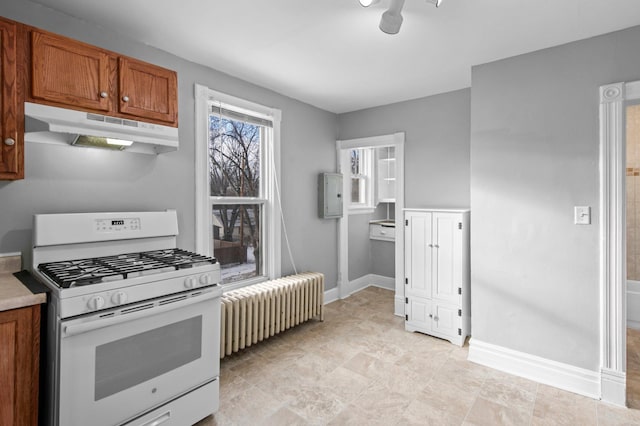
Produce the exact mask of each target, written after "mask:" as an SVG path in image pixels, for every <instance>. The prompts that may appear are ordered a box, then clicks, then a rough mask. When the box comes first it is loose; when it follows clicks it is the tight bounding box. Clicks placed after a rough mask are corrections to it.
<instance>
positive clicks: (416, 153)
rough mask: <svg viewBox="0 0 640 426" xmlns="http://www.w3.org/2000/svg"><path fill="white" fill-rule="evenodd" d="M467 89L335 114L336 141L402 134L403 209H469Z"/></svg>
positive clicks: (468, 99)
mask: <svg viewBox="0 0 640 426" xmlns="http://www.w3.org/2000/svg"><path fill="white" fill-rule="evenodd" d="M470 94H471V91H470V89H463V90H457V91H455V92H449V93H444V94H441V95H435V96H429V97H426V98H421V99H416V100H411V101H406V102H400V103H396V104H391V105H386V106H381V107H376V108H369V109H365V110H361V111H356V112H350V113H346V114H340V115H339V116H338V139H340V140H344V139H355V138H362V137H368V136H377V135H384V134H390V133H396V132H405V154H404V161H405V163H404V164H405V170H404V178H405V207H469V131H470V130H469V129H470V127H469V126H470V116H469V115H470Z"/></svg>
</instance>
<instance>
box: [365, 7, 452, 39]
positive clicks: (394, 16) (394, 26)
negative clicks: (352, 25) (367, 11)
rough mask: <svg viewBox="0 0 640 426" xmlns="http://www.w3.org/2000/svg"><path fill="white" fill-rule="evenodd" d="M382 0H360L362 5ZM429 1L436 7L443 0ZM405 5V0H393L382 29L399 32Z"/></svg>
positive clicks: (384, 16) (390, 32)
mask: <svg viewBox="0 0 640 426" xmlns="http://www.w3.org/2000/svg"><path fill="white" fill-rule="evenodd" d="M379 1H380V0H359V2H360V5H361V6H362V7H369V6H371V5H374V4H376V3H378V2H379ZM426 1H427V3H431V4H433V5H435V6H436V7H440V5H441V4H442V0H426ZM403 6H404V0H391V4H390V5H389V9H387V10H386V11H385V12H384V13H383V14H382V18H381V19H380V25H379V27H380V30H381V31H382V32H383V33H386V34H398V32H399V31H400V27H401V26H402V21H403V18H402V7H403Z"/></svg>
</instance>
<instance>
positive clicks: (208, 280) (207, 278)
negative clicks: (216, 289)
mask: <svg viewBox="0 0 640 426" xmlns="http://www.w3.org/2000/svg"><path fill="white" fill-rule="evenodd" d="M200 284H202V285H211V284H213V277H212V276H211V275H209V274H204V275H200Z"/></svg>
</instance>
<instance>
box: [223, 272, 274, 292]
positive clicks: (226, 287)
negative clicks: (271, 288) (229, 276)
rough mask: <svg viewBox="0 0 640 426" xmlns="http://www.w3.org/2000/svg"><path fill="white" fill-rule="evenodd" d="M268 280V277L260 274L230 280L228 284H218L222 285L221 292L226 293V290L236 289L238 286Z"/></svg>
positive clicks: (241, 286)
mask: <svg viewBox="0 0 640 426" xmlns="http://www.w3.org/2000/svg"><path fill="white" fill-rule="evenodd" d="M268 280H269V277H265V276H260V277H255V278H249V279H246V280H242V281H236V282H232V283H229V284H220V286H221V287H222V291H223V293H226V292H227V291H231V290H237V289H239V288H243V287H248V286H250V285H253V284H258V283H263V282H265V281H268Z"/></svg>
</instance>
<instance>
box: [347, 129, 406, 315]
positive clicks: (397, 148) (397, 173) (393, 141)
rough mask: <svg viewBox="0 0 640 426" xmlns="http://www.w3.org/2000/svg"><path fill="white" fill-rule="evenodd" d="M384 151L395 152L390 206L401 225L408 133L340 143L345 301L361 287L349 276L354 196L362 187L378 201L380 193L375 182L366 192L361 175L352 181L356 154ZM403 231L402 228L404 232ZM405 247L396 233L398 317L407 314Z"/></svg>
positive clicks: (394, 286)
mask: <svg viewBox="0 0 640 426" xmlns="http://www.w3.org/2000/svg"><path fill="white" fill-rule="evenodd" d="M381 148H385V150H386V148H389V149H390V150H391V152H393V158H394V161H393V163H394V187H395V188H394V192H395V198H394V200H395V202H394V203H393V204H391V203H389V204H388V205H389V206H391V205H393V207H390V209H392V210H391V211H390V212H389V215H388V217H393V218H395V220H396V222H397V221H398V220H401V218H402V209H403V208H404V133H403V132H401V133H394V134H389V135H381V136H373V137H365V138H358V139H348V140H339V141H337V142H336V152H337V160H338V161H337V162H338V172H339V173H341V174H342V175H343V194H345V197H344V198H345V200H344V202H343V214H342V217H341V218H340V220H339V231H338V232H339V235H338V293H339V297H340V298H341V299H344V298H346V297H348V296H349V295H350V294H351V293H353V292H354V291H356V290H358V288H354V286H355V284H356V283H354V282H352V281H350V277H349V235H350V234H349V232H350V226H349V222H350V220H349V219H350V202H349V201H350V196H351V194H352V193H353V192H354V191H355V192H356V193H360V189H358V188H361V189H362V192H366V191H369V196H370V197H374V198H377V196H376V195H375V193H376V191H374V190H373V188H374V186H375V185H376V184H375V182H370V183H369V189H366V186H361V185H359V184H358V181H359V179H360V178H359V177H358V176H353V179H352V168H353V152H354V151H359V150H363V149H364V150H366V149H371V150H372V151H373V152H380V151H385V150H381ZM387 152H389V151H387ZM377 155H378V154H375V155H374V154H372V157H371V158H372V159H371V161H373V162H376V163H377V160H376V159H379V157H378V156H377ZM356 157H357V155H356ZM387 158H388V157H387ZM375 165H376V164H373V166H375ZM363 188H364V189H363ZM383 198H384V197H383ZM364 199H366V197H364V198H363V200H364ZM387 201H388V200H387ZM365 204H367V203H365ZM375 204H376V202H375V201H374V202H373V203H371V204H369V205H368V206H365V209H364V210H367V207H371V210H372V211H373V210H374V208H373V206H375ZM401 230H402V229H401V228H400V231H401ZM403 248H404V236H403V233H402V232H396V233H395V247H394V250H393V252H394V255H395V260H394V264H395V277H394V278H393V283H392V284H391V286H392V287H393V288H395V307H394V313H395V314H396V315H404V303H403V301H404V285H403V281H402V277H403V276H404V261H403ZM374 261H375V260H374Z"/></svg>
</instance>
